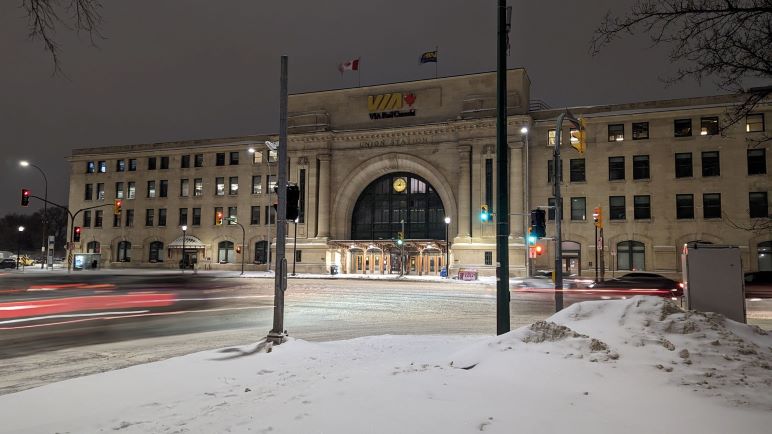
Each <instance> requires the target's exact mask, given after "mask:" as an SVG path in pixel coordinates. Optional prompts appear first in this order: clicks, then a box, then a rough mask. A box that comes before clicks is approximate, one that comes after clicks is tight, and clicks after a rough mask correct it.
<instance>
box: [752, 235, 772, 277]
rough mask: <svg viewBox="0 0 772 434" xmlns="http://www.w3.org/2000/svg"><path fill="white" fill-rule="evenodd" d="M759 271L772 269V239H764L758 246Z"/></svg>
mask: <svg viewBox="0 0 772 434" xmlns="http://www.w3.org/2000/svg"><path fill="white" fill-rule="evenodd" d="M756 253H757V255H758V261H759V271H772V241H762V242H760V243H759V245H758V247H757V248H756Z"/></svg>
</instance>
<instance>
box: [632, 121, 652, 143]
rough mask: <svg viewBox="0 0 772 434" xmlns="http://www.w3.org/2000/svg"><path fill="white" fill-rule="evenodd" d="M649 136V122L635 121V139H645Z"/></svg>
mask: <svg viewBox="0 0 772 434" xmlns="http://www.w3.org/2000/svg"><path fill="white" fill-rule="evenodd" d="M648 138H649V123H648V122H633V140H644V139H648Z"/></svg>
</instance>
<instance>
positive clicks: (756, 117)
mask: <svg viewBox="0 0 772 434" xmlns="http://www.w3.org/2000/svg"><path fill="white" fill-rule="evenodd" d="M764 129H765V128H764V113H751V114H749V115H748V116H746V117H745V132H748V133H757V132H760V131H764Z"/></svg>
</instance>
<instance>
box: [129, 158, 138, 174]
mask: <svg viewBox="0 0 772 434" xmlns="http://www.w3.org/2000/svg"><path fill="white" fill-rule="evenodd" d="M136 171H137V159H136V158H130V159H129V172H136Z"/></svg>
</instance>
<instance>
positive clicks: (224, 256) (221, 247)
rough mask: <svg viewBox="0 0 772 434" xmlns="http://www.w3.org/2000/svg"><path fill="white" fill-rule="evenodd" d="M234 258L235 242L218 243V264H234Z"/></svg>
mask: <svg viewBox="0 0 772 434" xmlns="http://www.w3.org/2000/svg"><path fill="white" fill-rule="evenodd" d="M233 258H234V254H233V241H220V242H219V243H217V262H219V263H221V264H227V263H229V262H232V261H233Z"/></svg>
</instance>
